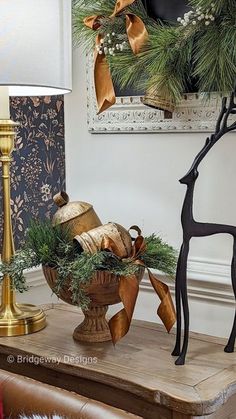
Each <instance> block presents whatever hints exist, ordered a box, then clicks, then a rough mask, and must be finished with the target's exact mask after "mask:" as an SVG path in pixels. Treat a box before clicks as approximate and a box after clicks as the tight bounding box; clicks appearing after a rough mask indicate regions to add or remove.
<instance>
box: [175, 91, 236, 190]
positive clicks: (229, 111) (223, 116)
mask: <svg viewBox="0 0 236 419" xmlns="http://www.w3.org/2000/svg"><path fill="white" fill-rule="evenodd" d="M235 97H236V87H235V89H234V91H233V92H232V93H231V95H230V98H229V101H228V99H227V97H224V98H223V99H222V106H221V111H220V115H219V118H218V120H217V123H216V129H215V132H214V133H213V134H211V136H210V137H207V139H206V142H205V144H204V147H203V148H202V149H201V150H200V152H199V153H198V154H197V156H196V157H195V159H194V161H193V164H192V166H191V168H190V170H189V171H188V172H187V174H186V175H185V176H184V177H183V178H182V179H180V182H181V183H185V181H186V179H187V178H188V176H189V175H190V174H191V173H193V172H194V173H195V178H196V176H197V174H198V171H197V168H198V166H199V164H200V163H201V161H202V160H203V159H204V157H205V156H206V155H207V153H208V152H209V151H210V149H211V148H212V147H213V146H214V145H215V143H216V142H217V141H219V140H220V138H221V137H223V135H225V134H227V133H228V132H230V131H234V130H236V120H235V122H233V123H232V124H231V125H229V126H228V120H229V117H230V115H235V114H236V103H235V101H234V100H235ZM227 102H229V104H228V106H227Z"/></svg>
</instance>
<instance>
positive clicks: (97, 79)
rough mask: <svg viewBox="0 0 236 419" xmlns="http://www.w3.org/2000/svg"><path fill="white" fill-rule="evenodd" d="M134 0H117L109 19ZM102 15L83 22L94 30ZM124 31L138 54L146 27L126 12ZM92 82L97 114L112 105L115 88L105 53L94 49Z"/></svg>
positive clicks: (99, 37) (98, 24)
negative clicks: (99, 52)
mask: <svg viewBox="0 0 236 419" xmlns="http://www.w3.org/2000/svg"><path fill="white" fill-rule="evenodd" d="M134 1H135V0H117V1H116V4H115V8H114V11H113V13H112V14H111V15H110V16H109V17H110V18H111V19H112V18H115V17H116V16H117V15H118V14H119V13H121V12H122V11H123V10H124V9H125V8H126V7H128V6H130V5H131V4H133V3H134ZM101 17H102V16H99V15H96V16H89V17H86V18H85V19H84V24H85V26H87V27H88V28H90V29H92V30H94V31H96V30H98V29H99V28H100V27H101V24H100V22H99V18H101ZM125 19H126V32H127V36H128V40H129V43H130V46H131V48H132V51H133V53H134V54H138V53H139V52H140V50H141V48H142V46H143V44H144V43H145V41H146V39H147V38H148V33H147V30H146V27H145V25H144V23H143V21H142V19H140V18H139V17H138V16H136V15H134V14H133V13H126V14H125ZM100 39H101V35H98V36H97V37H96V45H99V43H100ZM94 60H95V63H94V84H95V91H96V97H97V104H98V114H99V113H101V112H103V111H105V110H106V109H108V108H109V107H110V106H112V105H114V104H115V102H116V96H115V90H114V86H113V82H112V78H111V73H110V69H109V65H108V63H107V60H106V56H105V54H104V53H103V54H98V52H97V51H95V57H94Z"/></svg>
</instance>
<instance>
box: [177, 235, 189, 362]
mask: <svg viewBox="0 0 236 419" xmlns="http://www.w3.org/2000/svg"><path fill="white" fill-rule="evenodd" d="M188 253H189V239H188V240H187V241H184V243H183V253H182V264H181V269H180V278H181V298H182V304H183V313H184V341H183V346H182V350H181V353H180V356H179V358H178V359H177V360H176V361H175V364H176V365H184V364H185V357H186V353H187V349H188V338H189V307H188V294H187V260H188Z"/></svg>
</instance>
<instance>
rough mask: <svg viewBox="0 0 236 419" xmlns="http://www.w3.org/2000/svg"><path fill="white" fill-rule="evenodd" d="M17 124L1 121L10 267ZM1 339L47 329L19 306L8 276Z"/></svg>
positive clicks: (38, 313)
mask: <svg viewBox="0 0 236 419" xmlns="http://www.w3.org/2000/svg"><path fill="white" fill-rule="evenodd" d="M16 126H17V124H16V123H14V122H12V121H11V120H0V163H1V164H2V186H3V246H2V262H5V263H9V262H10V260H11V258H12V256H13V255H14V242H13V234H12V223H11V206H10V197H11V195H10V162H11V160H12V159H11V153H12V150H13V148H14V137H15V127H16ZM2 282H3V283H2V295H1V306H0V336H1V337H2V336H21V335H28V334H29V333H34V332H38V331H39V330H41V329H43V328H44V327H45V326H46V316H45V314H44V312H43V311H42V310H41V309H40V308H37V307H35V306H33V305H31V304H17V303H16V302H15V291H14V287H13V283H12V280H11V278H10V276H9V275H8V274H5V275H4V277H3V281H2Z"/></svg>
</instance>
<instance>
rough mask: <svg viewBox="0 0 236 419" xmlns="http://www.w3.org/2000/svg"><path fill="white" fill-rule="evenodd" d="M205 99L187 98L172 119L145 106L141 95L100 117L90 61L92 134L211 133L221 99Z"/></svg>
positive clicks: (118, 102) (118, 103)
mask: <svg viewBox="0 0 236 419" xmlns="http://www.w3.org/2000/svg"><path fill="white" fill-rule="evenodd" d="M204 98H205V96H204V95H203V94H202V95H199V94H195V93H193V94H186V95H184V96H183V100H182V102H181V103H180V104H179V106H178V108H176V111H175V112H174V113H173V117H172V119H166V118H165V115H164V112H163V111H160V110H157V109H153V108H150V107H148V106H145V105H144V104H143V97H141V96H124V97H118V98H117V100H116V104H115V105H114V106H112V108H110V109H108V110H107V111H105V112H103V113H102V114H100V115H97V104H96V98H95V91H94V77H93V59H92V58H91V57H89V58H88V60H87V99H88V130H89V132H91V133H95V134H99V133H101V134H106V133H127V134H128V133H131V134H132V133H140V132H148V133H163V132H211V131H212V130H213V129H214V128H215V123H216V120H217V116H218V113H219V109H220V106H221V97H220V95H219V94H217V93H212V94H211V98H210V100H209V101H206V99H204Z"/></svg>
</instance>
